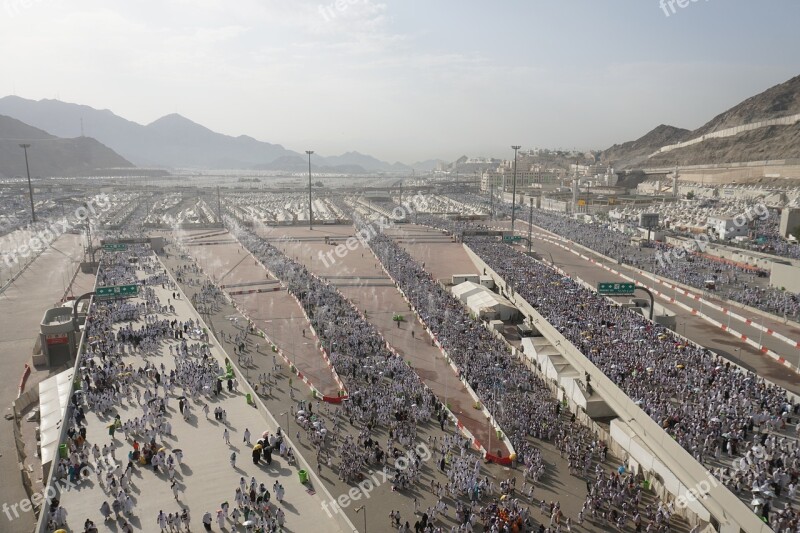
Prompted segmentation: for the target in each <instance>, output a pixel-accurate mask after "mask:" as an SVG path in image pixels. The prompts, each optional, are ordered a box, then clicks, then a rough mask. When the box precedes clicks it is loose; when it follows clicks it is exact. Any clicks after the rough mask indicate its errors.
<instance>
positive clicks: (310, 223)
mask: <svg viewBox="0 0 800 533" xmlns="http://www.w3.org/2000/svg"><path fill="white" fill-rule="evenodd" d="M306 153H307V154H308V229H314V228H313V227H312V226H313V225H314V213H313V211H312V210H311V154H313V153H314V150H306Z"/></svg>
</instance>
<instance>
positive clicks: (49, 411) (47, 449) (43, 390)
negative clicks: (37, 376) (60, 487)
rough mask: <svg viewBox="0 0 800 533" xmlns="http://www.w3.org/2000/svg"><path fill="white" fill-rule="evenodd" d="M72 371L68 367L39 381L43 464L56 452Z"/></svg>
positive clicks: (70, 387)
mask: <svg viewBox="0 0 800 533" xmlns="http://www.w3.org/2000/svg"><path fill="white" fill-rule="evenodd" d="M74 372H75V370H74V369H72V368H70V369H69V370H65V371H63V372H61V373H60V374H56V375H55V376H53V377H50V378H47V379H46V380H44V381H42V382H40V383H39V415H40V420H39V433H40V435H41V439H42V441H41V450H42V464H43V465H45V464H47V463H49V462H50V461H52V460H53V458H54V457H55V456H56V454H57V453H58V438H59V436H60V435H61V423H62V421H63V419H64V413H65V412H66V409H67V404H68V403H69V397H70V394H71V393H72V376H73V373H74Z"/></svg>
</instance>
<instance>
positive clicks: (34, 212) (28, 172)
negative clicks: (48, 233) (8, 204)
mask: <svg viewBox="0 0 800 533" xmlns="http://www.w3.org/2000/svg"><path fill="white" fill-rule="evenodd" d="M19 147H20V148H22V149H23V150H25V172H27V174H28V195H29V196H30V198H31V219H32V221H33V222H36V211H35V210H34V208H33V186H32V185H31V167H30V166H29V165H28V148H30V147H31V145H30V144H27V143H24V144H20V145H19Z"/></svg>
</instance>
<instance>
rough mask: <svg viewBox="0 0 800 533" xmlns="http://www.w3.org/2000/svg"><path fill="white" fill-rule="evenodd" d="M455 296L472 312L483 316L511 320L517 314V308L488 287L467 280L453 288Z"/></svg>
mask: <svg viewBox="0 0 800 533" xmlns="http://www.w3.org/2000/svg"><path fill="white" fill-rule="evenodd" d="M452 292H453V296H455V297H456V298H458V299H459V300H461V301H462V302H463V303H464V304H465V305H466V306H467V307H468V308H469V310H470V311H471V312H473V313H474V314H476V315H478V316H480V317H481V318H486V319H491V320H503V321H505V320H511V319H512V318H513V317H514V316H515V315H516V314H517V312H518V311H517V308H516V307H514V304H512V303H511V302H510V301H508V300H507V299H506V298H503V297H502V296H500V295H499V294H495V293H494V292H492V290H491V289H489V288H488V287H484V286H483V285H479V284H477V283H473V282H471V281H465V282H464V283H459V284H458V285H455V286H454V287H453V288H452Z"/></svg>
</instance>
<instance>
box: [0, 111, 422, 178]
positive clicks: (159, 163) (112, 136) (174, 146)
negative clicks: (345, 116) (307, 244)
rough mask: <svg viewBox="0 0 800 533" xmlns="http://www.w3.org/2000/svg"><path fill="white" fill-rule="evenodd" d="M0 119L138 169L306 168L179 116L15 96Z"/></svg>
mask: <svg viewBox="0 0 800 533" xmlns="http://www.w3.org/2000/svg"><path fill="white" fill-rule="evenodd" d="M0 114H2V115H8V116H10V117H13V118H16V119H18V120H21V121H22V122H25V123H26V124H29V125H31V126H34V127H36V128H40V129H42V130H45V131H46V132H49V133H50V134H52V135H55V136H57V137H65V138H76V137H82V136H83V135H84V133H85V135H86V136H88V137H92V138H94V139H97V140H98V141H99V142H100V143H102V144H104V145H106V146H108V147H109V148H111V149H112V150H114V151H115V152H117V153H118V154H120V155H121V156H122V157H123V158H125V159H127V160H129V161H130V162H132V163H133V164H135V165H137V166H140V167H165V168H189V169H191V168H196V169H257V170H276V171H302V170H306V169H307V168H308V159H307V156H306V154H305V153H300V152H295V151H293V150H289V149H286V148H284V147H283V146H281V145H280V144H271V143H268V142H264V141H259V140H257V139H254V138H252V137H248V136H246V135H240V136H238V137H232V136H229V135H223V134H221V133H217V132H214V131H212V130H210V129H208V128H206V127H205V126H202V125H200V124H197V123H196V122H193V121H191V120H189V119H188V118H186V117H183V116H181V115H178V114H170V115H166V116H164V117H161V118H159V119H158V120H155V121H154V122H151V123H150V124H147V125H142V124H138V123H136V122H133V121H130V120H127V119H125V118H122V117H120V116H118V115H116V114H114V113H113V112H111V111H109V110H107V109H105V110H99V109H94V108H92V107H89V106H86V105H79V104H72V103H67V102H62V101H60V100H38V101H37V100H29V99H25V98H20V97H18V96H6V97H4V98H0ZM436 163H437V161H436V160H431V161H423V162H419V163H415V164H414V165H412V166H408V165H404V164H402V163H387V162H385V161H380V160H379V159H376V158H374V157H372V156H370V155H365V154H361V153H358V152H347V153H344V154H342V155H338V156H331V157H322V156H320V155H317V154H315V155H314V156H312V159H311V164H312V170H313V171H315V172H327V173H348V174H359V173H374V172H403V173H406V172H408V173H410V172H411V171H412V169H416V170H420V171H427V170H430V169H432V168H434V167H435V166H436Z"/></svg>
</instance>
